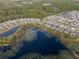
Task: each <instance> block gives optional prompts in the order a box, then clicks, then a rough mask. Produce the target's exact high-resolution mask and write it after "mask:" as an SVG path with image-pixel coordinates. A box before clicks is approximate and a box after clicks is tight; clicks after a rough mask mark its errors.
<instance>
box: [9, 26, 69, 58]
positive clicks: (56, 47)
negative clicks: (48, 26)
mask: <svg viewBox="0 0 79 59" xmlns="http://www.w3.org/2000/svg"><path fill="white" fill-rule="evenodd" d="M20 40H21V43H22V46H21V47H20V49H19V50H18V51H17V52H16V54H15V55H14V56H12V57H9V58H8V59H19V58H21V57H22V56H25V55H27V54H30V53H38V54H40V55H43V56H47V55H54V56H56V55H59V52H60V51H63V50H66V51H68V49H67V47H66V46H65V45H64V44H63V43H61V41H60V40H59V39H58V38H56V37H55V36H53V35H51V34H50V33H49V32H47V31H45V30H42V29H39V28H36V27H33V28H29V29H27V30H26V34H25V35H24V36H23V37H22V38H21V39H20ZM17 44H18V43H17Z"/></svg>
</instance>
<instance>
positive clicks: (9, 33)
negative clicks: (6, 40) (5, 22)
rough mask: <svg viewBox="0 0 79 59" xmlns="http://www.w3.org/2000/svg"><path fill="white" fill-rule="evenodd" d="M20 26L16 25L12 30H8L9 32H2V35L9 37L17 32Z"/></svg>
mask: <svg viewBox="0 0 79 59" xmlns="http://www.w3.org/2000/svg"><path fill="white" fill-rule="evenodd" d="M19 27H20V26H17V27H14V28H12V29H10V30H8V31H7V32H4V33H2V34H0V37H8V36H9V35H12V34H13V33H15V32H16V30H17V29H18V28H19Z"/></svg>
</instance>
